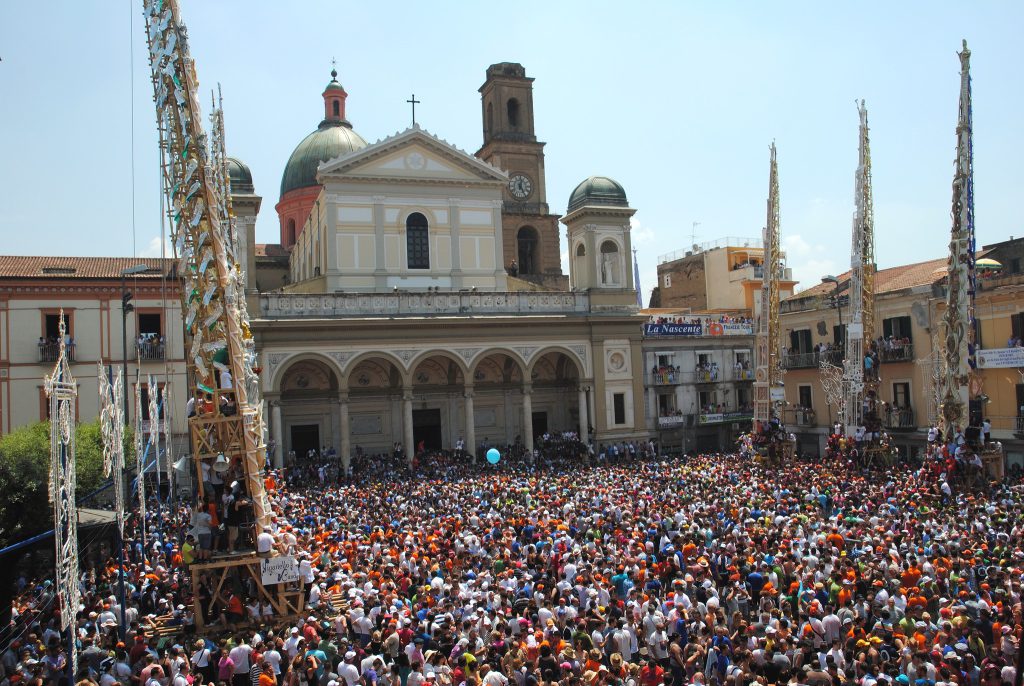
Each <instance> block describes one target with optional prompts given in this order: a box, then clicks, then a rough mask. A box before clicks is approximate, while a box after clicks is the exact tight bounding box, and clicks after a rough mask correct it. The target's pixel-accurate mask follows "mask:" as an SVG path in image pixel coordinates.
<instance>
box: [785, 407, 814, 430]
mask: <svg viewBox="0 0 1024 686" xmlns="http://www.w3.org/2000/svg"><path fill="white" fill-rule="evenodd" d="M782 418H783V421H785V422H786V424H789V425H790V426H802V427H808V428H810V427H815V426H817V425H818V414H817V413H816V412H815V411H814V410H812V409H811V408H809V407H807V408H802V407H791V408H786V409H785V410H783V412H782Z"/></svg>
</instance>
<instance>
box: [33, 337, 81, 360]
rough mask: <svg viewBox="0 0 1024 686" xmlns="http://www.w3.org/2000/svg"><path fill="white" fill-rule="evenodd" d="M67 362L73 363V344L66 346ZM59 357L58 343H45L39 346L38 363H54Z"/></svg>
mask: <svg viewBox="0 0 1024 686" xmlns="http://www.w3.org/2000/svg"><path fill="white" fill-rule="evenodd" d="M67 355H68V362H74V361H75V344H74V342H71V343H68V344H67ZM58 357H60V343H58V342H57V341H46V342H41V343H40V344H39V362H40V363H43V362H56V361H57V358H58Z"/></svg>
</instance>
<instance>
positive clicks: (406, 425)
mask: <svg viewBox="0 0 1024 686" xmlns="http://www.w3.org/2000/svg"><path fill="white" fill-rule="evenodd" d="M402 447H403V448H404V449H405V459H406V460H407V461H408V462H409V464H412V458H413V455H415V454H416V445H415V444H414V443H413V435H412V389H411V388H405V389H402Z"/></svg>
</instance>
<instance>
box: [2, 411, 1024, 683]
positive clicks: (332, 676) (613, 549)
mask: <svg viewBox="0 0 1024 686" xmlns="http://www.w3.org/2000/svg"><path fill="white" fill-rule="evenodd" d="M780 430H783V429H781V428H780ZM574 441H575V442H579V439H578V437H575V436H566V435H563V434H557V435H549V436H548V439H547V440H545V441H543V444H544V445H543V446H542V447H541V448H540V452H539V453H538V454H537V455H534V456H533V459H529V458H524V459H519V458H515V457H513V456H512V455H508V456H507V459H506V455H503V456H502V460H501V461H500V462H499V463H498V464H497V465H493V464H487V463H485V462H483V461H477V462H475V463H474V462H471V461H466V460H461V461H459V460H454V459H451V458H450V457H449V458H445V459H443V460H442V459H441V457H443V456H427V457H425V458H424V459H423V460H421V462H420V463H419V464H417V465H415V466H414V467H413V470H412V471H411V472H410V469H409V467H408V465H407V464H406V465H402V466H399V465H397V463H396V464H394V465H392V463H391V462H387V463H386V464H385V465H383V466H378V465H376V464H373V463H370V462H367V464H366V468H359V469H352V471H351V473H350V474H345V473H343V472H337V473H334V472H331V471H329V470H326V471H325V470H324V469H322V468H323V467H324V466H326V465H327V464H328V463H323V464H320V465H310V466H305V467H304V466H297V467H293V468H292V469H290V470H288V472H286V473H284V474H281V473H271V474H268V476H267V489H268V495H269V499H270V502H271V504H272V507H273V512H274V516H273V518H272V521H271V524H270V526H269V527H267V528H266V529H264V530H263V531H262V532H261V533H260V534H259V536H258V539H259V540H258V541H257V546H258V547H259V548H260V549H261V550H262V549H265V550H267V551H269V552H270V553H271V554H274V553H277V554H289V555H292V556H294V557H295V559H296V561H297V565H298V572H299V575H300V577H301V581H300V582H299V584H301V585H300V586H297V588H299V589H301V592H302V593H303V595H304V597H305V598H306V602H307V605H306V608H305V609H304V611H303V613H302V614H301V616H289V617H282V616H278V615H277V614H276V611H275V609H274V607H273V605H272V604H271V603H269V602H267V601H266V599H265V598H264V597H262V596H261V595H260V593H259V589H258V588H257V585H256V583H255V582H254V580H252V579H245V578H242V577H241V576H234V575H229V576H228V577H227V579H226V581H225V582H224V583H222V584H221V585H220V587H219V588H218V587H217V583H216V579H217V578H219V576H216V575H214V574H211V573H207V574H204V575H203V576H202V577H201V578H198V579H192V578H191V574H190V568H189V563H190V562H191V561H192V560H193V559H194V554H195V547H194V544H193V543H192V542H191V541H192V540H193V539H194V533H195V530H196V524H197V521H196V514H197V513H195V512H193V511H192V510H191V508H190V507H189V506H188V504H187V503H178V504H177V505H172V506H167V505H164V506H163V507H160V508H158V507H156V506H155V503H151V505H152V506H151V507H150V508H147V510H146V512H145V513H144V515H143V516H144V517H145V519H146V520H147V531H148V534H147V538H146V540H145V544H144V545H143V542H142V540H141V539H139V538H138V535H137V534H133V535H132V540H129V541H128V542H127V550H128V556H127V560H126V563H125V581H126V586H127V592H126V602H125V604H124V606H123V607H122V604H121V601H120V600H119V593H118V583H117V575H118V569H119V568H118V563H117V562H116V559H113V558H112V559H110V560H108V561H107V562H106V564H104V565H102V566H101V567H96V568H88V569H84V570H83V572H82V579H81V584H80V588H81V591H82V599H81V605H80V606H79V608H78V612H77V619H76V622H75V625H74V627H73V632H72V633H73V635H74V637H75V640H76V642H77V645H78V650H79V656H80V661H79V674H77V675H74V676H75V678H76V679H79V680H81V681H84V682H86V683H87V684H99V686H114V685H115V684H118V685H120V686H195V685H196V684H199V685H202V684H206V683H216V684H225V685H227V684H230V685H231V686H314V685H315V686H357V685H358V686H380V685H383V684H386V685H387V686H424V685H425V684H435V685H444V686H554V685H556V684H557V685H559V686H561V685H565V686H660V685H661V684H671V685H672V686H683V685H684V684H685V685H702V686H703V685H711V684H716V685H718V686H748V685H749V684H755V683H756V684H805V685H807V686H829V685H831V686H842V685H843V684H851V685H852V684H856V685H857V686H952V685H954V684H956V685H957V686H997V685H1001V684H1009V683H1012V682H1013V679H1014V675H1015V662H1016V660H1017V657H1018V655H1019V652H1020V637H1021V624H1022V616H1021V589H1022V574H1024V490H1022V488H1021V485H1020V484H1019V483H1018V482H1017V481H1012V480H1007V481H1002V482H985V483H981V484H978V485H976V486H974V487H971V488H968V487H967V485H963V486H962V487H960V486H959V484H957V485H956V487H955V488H954V490H952V491H949V490H948V488H949V485H950V481H949V480H948V479H945V478H944V476H945V472H944V471H943V470H937V469H936V466H935V460H934V459H932V460H926V461H924V462H921V463H912V462H907V461H901V462H899V463H896V464H894V465H891V466H889V467H887V468H886V469H867V468H865V467H864V466H863V465H859V464H857V463H855V462H852V461H851V460H849V459H846V458H845V457H844V456H840V455H836V456H834V457H829V458H824V459H819V458H814V459H799V458H798V459H795V460H793V461H791V462H790V463H787V464H786V465H785V469H779V468H778V466H777V465H775V464H769V463H765V464H761V463H760V462H758V461H755V460H751V459H748V458H746V457H742V456H739V455H726V454H706V455H698V456H691V457H689V458H675V459H667V458H665V457H664V456H660V455H658V454H657V451H656V450H655V449H654V448H655V446H654V445H653V444H650V443H647V444H643V443H641V444H633V448H630V447H629V444H624V445H626V448H625V452H626V455H622V453H621V452H619V453H618V454H617V455H614V451H609V449H608V446H604V447H600V446H599V448H598V450H597V451H596V452H598V453H603V454H604V461H603V462H602V461H599V460H591V459H589V458H587V457H586V456H583V455H581V454H579V452H578V451H576V450H575V449H574V448H575V444H574ZM954 451H955V446H954ZM609 452H611V453H612V455H614V457H613V456H612V455H609V454H608V453H609ZM538 456H539V459H537V458H538ZM383 457H384V458H386V459H387V457H388V456H383ZM595 457H596V456H595ZM330 464H333V463H330ZM392 467H393V468H392ZM229 486H230V485H229ZM228 488H229V487H228ZM135 523H136V522H134V521H129V531H137V528H136V527H135ZM86 545H87V543H86ZM33 571H34V572H35V573H32V572H26V573H25V574H24V575H23V576H22V578H21V579H20V580H19V582H18V583H19V587H18V596H17V598H16V601H15V603H14V607H13V618H12V622H11V625H10V626H8V627H5V628H4V631H3V633H2V634H0V637H2V639H3V643H2V644H0V645H2V651H0V670H2V674H0V677H2V678H0V682H2V686H9V685H12V684H26V683H31V684H33V685H34V686H43V685H45V684H49V683H54V684H59V683H62V682H63V679H64V678H65V671H66V669H67V663H68V655H67V641H66V640H65V639H66V635H65V634H63V633H62V632H61V631H60V627H59V626H58V621H59V613H55V610H56V609H57V608H58V606H59V603H60V602H61V600H60V598H58V596H57V592H56V589H55V588H54V587H53V584H52V583H51V581H50V580H49V579H47V578H45V576H42V575H40V574H41V573H42V572H43V570H33ZM194 589H196V590H197V591H198V593H199V594H200V597H201V598H203V603H202V604H201V605H202V608H203V611H204V618H203V619H204V620H205V628H204V629H203V630H197V629H196V621H195V620H196V618H195V617H194V616H193V614H192V612H193V610H192V607H193V605H192V603H193V597H192V594H193V592H194ZM122 619H123V620H124V623H125V625H126V632H125V633H124V634H123V635H122V634H120V633H119V631H118V629H119V624H120V622H121V620H122ZM157 627H159V628H160V630H159V631H157V630H156V628H157Z"/></svg>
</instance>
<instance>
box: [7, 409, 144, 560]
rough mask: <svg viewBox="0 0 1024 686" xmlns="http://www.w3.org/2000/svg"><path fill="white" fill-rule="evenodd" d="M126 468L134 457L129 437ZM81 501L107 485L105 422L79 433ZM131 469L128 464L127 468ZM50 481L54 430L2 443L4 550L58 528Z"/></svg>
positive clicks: (36, 430)
mask: <svg viewBox="0 0 1024 686" xmlns="http://www.w3.org/2000/svg"><path fill="white" fill-rule="evenodd" d="M126 434H128V435H126V436H125V446H126V447H127V448H128V449H127V450H126V451H125V458H126V459H125V462H126V463H134V459H130V458H129V456H130V455H131V451H132V448H131V445H132V441H131V435H130V434H131V432H130V431H126ZM75 443H76V449H75V465H76V471H77V477H78V488H77V492H76V495H77V496H78V498H82V497H84V496H86V495H88V494H90V493H92V492H93V491H95V490H96V489H97V488H99V487H100V486H101V485H102V484H103V483H104V482H105V481H106V480H107V479H106V477H104V476H103V437H102V434H101V433H100V425H99V421H94V422H89V423H87V424H79V425H77V426H76V427H75ZM127 466H129V465H128V464H126V467H127ZM49 479H50V424H49V422H39V423H38V424H30V425H28V426H23V427H21V428H20V429H16V430H14V431H12V432H10V433H9V434H7V435H5V436H3V437H2V438H0V547H3V546H7V545H10V544H11V543H16V542H18V541H21V540H23V539H26V538H28V537H30V536H34V535H36V534H39V533H42V532H44V531H47V530H49V529H52V528H53V509H52V506H51V505H50V501H49V496H48V495H47V491H48V488H49Z"/></svg>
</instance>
